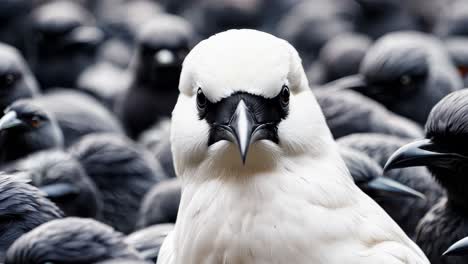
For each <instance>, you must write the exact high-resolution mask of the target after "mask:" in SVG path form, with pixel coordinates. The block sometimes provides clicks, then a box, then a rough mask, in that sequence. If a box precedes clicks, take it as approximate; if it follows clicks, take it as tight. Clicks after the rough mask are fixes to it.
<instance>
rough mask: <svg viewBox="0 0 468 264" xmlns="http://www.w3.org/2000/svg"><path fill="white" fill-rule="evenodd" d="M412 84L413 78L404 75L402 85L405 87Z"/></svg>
mask: <svg viewBox="0 0 468 264" xmlns="http://www.w3.org/2000/svg"><path fill="white" fill-rule="evenodd" d="M411 82H412V79H411V76H409V75H403V76H401V78H400V83H401V84H403V85H410V84H411Z"/></svg>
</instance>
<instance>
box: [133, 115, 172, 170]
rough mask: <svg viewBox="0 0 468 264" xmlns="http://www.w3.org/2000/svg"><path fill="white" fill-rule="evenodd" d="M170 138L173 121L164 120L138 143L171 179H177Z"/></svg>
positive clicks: (142, 135)
mask: <svg viewBox="0 0 468 264" xmlns="http://www.w3.org/2000/svg"><path fill="white" fill-rule="evenodd" d="M170 137H171V121H170V120H169V119H163V120H161V121H160V122H159V123H158V124H156V125H155V126H153V127H152V128H150V129H148V130H146V131H144V132H143V133H142V134H141V136H140V138H139V139H138V143H139V144H141V145H143V146H144V147H145V148H146V149H148V150H149V151H150V152H151V153H152V154H153V155H154V157H155V158H156V159H157V160H159V162H160V163H161V166H162V168H163V169H164V171H165V172H166V175H167V176H168V177H169V178H175V177H176V173H175V168H174V161H173V160H172V150H171V141H170V140H169V139H170Z"/></svg>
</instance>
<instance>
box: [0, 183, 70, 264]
mask: <svg viewBox="0 0 468 264" xmlns="http://www.w3.org/2000/svg"><path fill="white" fill-rule="evenodd" d="M0 216H1V221H0V233H1V234H2V235H1V236H0V261H3V260H4V258H5V253H6V251H7V249H8V248H9V247H10V245H11V244H12V243H13V242H14V241H15V240H16V239H17V238H18V237H20V236H21V235H22V234H24V233H26V232H29V231H30V230H32V229H34V228H35V227H37V226H39V225H41V224H43V223H46V222H48V221H51V220H53V219H56V218H61V217H62V216H63V213H62V212H61V211H60V209H59V208H58V207H57V206H56V205H55V204H54V203H52V202H51V201H49V200H48V199H47V198H45V197H44V193H43V192H41V191H40V190H38V189H37V188H36V187H34V186H32V185H30V184H28V183H26V182H25V181H23V180H18V179H15V177H14V176H12V175H7V174H3V175H0Z"/></svg>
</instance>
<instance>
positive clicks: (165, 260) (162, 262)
mask: <svg viewBox="0 0 468 264" xmlns="http://www.w3.org/2000/svg"><path fill="white" fill-rule="evenodd" d="M173 237H174V231H171V232H170V233H169V234H168V235H167V237H166V239H164V242H163V244H162V246H161V250H160V251H159V255H158V262H156V264H173V263H175V260H174V239H173Z"/></svg>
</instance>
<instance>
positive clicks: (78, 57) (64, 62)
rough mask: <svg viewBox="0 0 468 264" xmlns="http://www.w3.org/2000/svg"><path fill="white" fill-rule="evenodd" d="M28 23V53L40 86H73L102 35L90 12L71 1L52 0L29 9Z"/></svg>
mask: <svg viewBox="0 0 468 264" xmlns="http://www.w3.org/2000/svg"><path fill="white" fill-rule="evenodd" d="M31 24H32V25H31V33H30V34H29V39H28V41H27V43H28V49H27V54H28V60H29V62H30V64H31V67H32V69H33V72H34V73H35V74H36V76H37V78H38V81H39V83H40V84H41V87H42V88H43V89H47V88H51V87H55V86H62V87H71V88H72V87H74V86H75V83H76V80H77V78H78V76H79V75H80V74H81V72H82V71H83V70H84V69H85V68H86V67H88V66H89V65H91V64H92V63H94V61H95V57H96V52H97V50H98V47H99V45H100V44H101V43H102V41H103V40H104V37H105V36H104V33H103V32H102V31H101V30H100V29H99V28H97V27H96V26H95V20H94V17H93V16H92V14H91V13H89V12H88V11H87V10H86V9H84V8H83V7H82V6H81V5H80V4H79V3H76V2H74V1H52V2H49V3H45V4H43V5H41V6H40V7H38V8H36V9H35V10H34V11H33V12H32V14H31Z"/></svg>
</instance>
